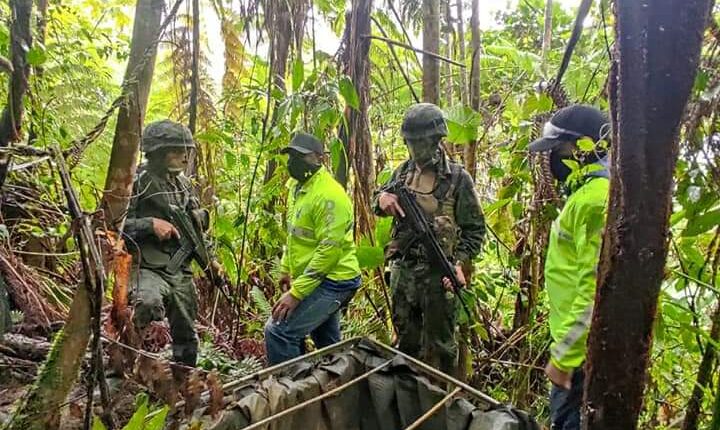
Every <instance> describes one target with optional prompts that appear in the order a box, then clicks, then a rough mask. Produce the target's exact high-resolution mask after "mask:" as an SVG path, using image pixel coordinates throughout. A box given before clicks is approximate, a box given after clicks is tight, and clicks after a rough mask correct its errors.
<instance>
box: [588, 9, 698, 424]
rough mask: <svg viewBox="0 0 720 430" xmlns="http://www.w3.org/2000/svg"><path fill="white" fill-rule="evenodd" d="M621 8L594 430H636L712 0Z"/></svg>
mask: <svg viewBox="0 0 720 430" xmlns="http://www.w3.org/2000/svg"><path fill="white" fill-rule="evenodd" d="M616 5H617V41H618V54H619V57H618V65H617V67H616V68H615V70H616V71H617V73H618V80H617V86H616V89H617V94H616V95H615V96H616V100H617V101H616V102H615V103H613V106H612V108H613V110H614V115H613V119H615V120H616V121H614V122H615V124H614V128H613V130H614V133H615V135H614V139H613V142H614V150H613V152H612V173H613V175H612V179H611V186H610V204H609V209H608V220H607V228H606V232H605V237H604V241H603V246H602V253H601V260H600V265H599V271H598V287H597V293H596V298H595V301H596V303H595V308H594V312H593V318H592V326H591V329H590V335H589V339H588V356H587V364H586V372H587V379H586V385H585V402H586V405H585V407H584V408H583V412H584V414H585V421H584V428H586V429H590V430H597V429H603V430H604V429H632V428H636V426H637V419H638V416H639V413H640V409H641V407H642V401H643V391H644V388H645V382H646V377H647V366H648V360H649V351H650V347H651V344H652V326H653V320H654V318H655V312H656V309H657V299H658V294H659V292H660V284H661V282H662V279H663V269H664V266H665V259H666V256H667V250H668V246H667V245H668V224H669V216H670V208H671V196H672V178H673V169H674V166H675V161H676V159H677V153H678V131H679V124H680V120H681V118H682V114H683V110H684V109H685V105H686V103H687V100H688V97H689V94H690V90H691V88H692V85H693V81H694V78H695V74H696V71H697V66H698V60H699V54H700V48H701V42H702V36H703V30H704V27H705V19H706V17H707V13H708V9H709V6H710V0H653V1H648V0H642V1H638V0H619V1H618V2H617V3H616ZM679 58H682V59H683V61H678V59H679Z"/></svg>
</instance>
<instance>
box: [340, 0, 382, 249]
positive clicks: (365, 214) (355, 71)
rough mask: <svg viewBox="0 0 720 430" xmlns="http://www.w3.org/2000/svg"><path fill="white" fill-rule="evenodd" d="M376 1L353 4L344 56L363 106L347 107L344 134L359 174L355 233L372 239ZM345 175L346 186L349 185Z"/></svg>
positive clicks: (346, 66) (354, 192) (367, 0)
mask: <svg viewBox="0 0 720 430" xmlns="http://www.w3.org/2000/svg"><path fill="white" fill-rule="evenodd" d="M371 11H372V0H353V2H352V11H351V12H350V19H349V20H348V24H347V25H348V26H349V27H348V30H349V31H348V33H347V44H346V46H345V51H344V55H343V63H344V68H345V73H346V74H347V75H348V76H349V77H350V79H351V80H352V82H353V85H354V86H355V91H356V92H357V94H358V96H359V98H360V103H359V108H358V109H357V110H355V109H353V108H351V107H349V106H348V107H347V108H346V109H345V119H346V122H347V124H348V131H347V133H342V135H343V136H342V138H343V142H344V143H345V148H346V152H347V154H348V159H349V160H351V163H352V168H353V170H354V172H355V175H354V177H355V187H353V194H354V200H355V232H356V234H357V235H366V236H370V237H371V235H372V232H373V230H374V227H375V222H374V217H373V216H372V215H371V214H370V212H369V208H370V199H371V193H372V189H373V188H374V186H375V169H374V167H373V150H372V140H371V137H370V127H369V121H368V106H369V105H370V91H369V87H370V82H369V80H370V39H369V38H367V37H363V36H365V35H367V34H370V31H371V30H370V13H371ZM347 176H348V175H347V174H346V175H345V177H344V179H345V185H346V184H347Z"/></svg>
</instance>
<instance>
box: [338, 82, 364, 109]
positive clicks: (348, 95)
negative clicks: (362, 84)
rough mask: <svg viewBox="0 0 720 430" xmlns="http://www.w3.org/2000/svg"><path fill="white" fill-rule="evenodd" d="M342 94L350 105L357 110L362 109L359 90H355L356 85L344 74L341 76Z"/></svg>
mask: <svg viewBox="0 0 720 430" xmlns="http://www.w3.org/2000/svg"><path fill="white" fill-rule="evenodd" d="M340 95H341V96H342V98H343V99H344V100H345V103H347V104H348V106H350V107H352V108H353V109H355V110H358V109H360V97H359V96H358V93H357V91H355V85H353V83H352V81H351V80H350V78H349V77H347V76H343V77H342V78H340Z"/></svg>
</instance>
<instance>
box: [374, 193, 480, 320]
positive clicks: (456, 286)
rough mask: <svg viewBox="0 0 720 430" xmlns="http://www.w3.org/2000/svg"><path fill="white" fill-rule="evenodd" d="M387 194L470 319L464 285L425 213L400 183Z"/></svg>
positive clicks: (413, 196)
mask: <svg viewBox="0 0 720 430" xmlns="http://www.w3.org/2000/svg"><path fill="white" fill-rule="evenodd" d="M388 192H390V193H392V194H395V195H396V196H397V197H398V201H399V203H400V207H401V208H402V210H403V212H405V217H404V218H402V222H406V223H408V224H409V225H410V228H411V229H412V230H413V231H414V232H415V234H417V235H418V236H419V238H420V241H421V243H422V244H423V246H424V247H425V251H426V252H427V255H428V257H429V258H430V261H431V262H432V263H435V264H437V265H438V266H439V267H440V270H441V272H442V274H443V275H444V276H445V277H447V278H448V279H450V282H451V283H452V289H453V292H454V293H455V296H456V297H457V298H458V300H459V301H460V303H461V304H462V307H463V310H464V311H465V313H466V314H467V316H468V318H471V317H472V315H473V314H472V313H470V307H469V306H468V305H467V303H465V299H464V298H463V296H462V291H461V290H462V288H463V287H464V285H463V284H462V283H460V280H459V279H458V277H457V273H456V272H455V266H454V265H453V264H452V263H450V260H448V258H447V256H446V255H445V251H443V249H442V246H440V242H438V239H437V237H436V236H435V231H433V227H432V225H431V224H430V222H429V221H428V220H427V218H426V217H425V213H424V212H423V210H422V208H420V206H419V205H418V203H417V201H416V200H415V195H414V194H413V193H412V192H411V191H410V190H409V189H408V188H407V186H406V185H405V184H403V183H402V182H399V181H398V182H396V183H395V184H393V185H392V186H391V187H390V188H389V189H388Z"/></svg>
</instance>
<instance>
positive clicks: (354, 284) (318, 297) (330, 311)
mask: <svg viewBox="0 0 720 430" xmlns="http://www.w3.org/2000/svg"><path fill="white" fill-rule="evenodd" d="M359 286H360V277H359V276H358V277H357V278H354V279H350V280H347V281H331V280H330V279H325V280H324V281H322V283H321V284H320V285H319V286H318V287H317V288H315V290H313V292H312V293H310V295H309V296H307V297H305V298H304V299H303V300H302V301H301V302H300V304H299V305H298V306H297V307H296V308H295V310H294V311H293V312H292V314H290V318H288V319H286V320H285V321H283V322H279V323H278V322H275V321H273V319H272V316H271V317H270V318H268V321H267V323H266V324H265V349H266V351H267V358H268V362H269V363H270V365H273V364H278V363H282V362H284V361H287V360H290V359H292V358H295V357H298V356H300V355H302V354H304V353H305V338H306V337H307V336H308V335H310V337H312V340H313V342H315V346H317V347H318V348H323V347H325V346H328V345H332V344H334V343H338V342H340V308H341V307H342V306H343V305H344V304H346V303H347V302H349V301H350V299H352V297H353V295H355V292H356V291H357V289H358V287H359Z"/></svg>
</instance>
